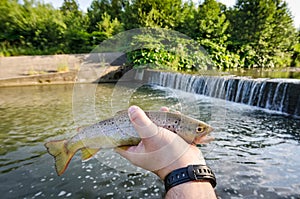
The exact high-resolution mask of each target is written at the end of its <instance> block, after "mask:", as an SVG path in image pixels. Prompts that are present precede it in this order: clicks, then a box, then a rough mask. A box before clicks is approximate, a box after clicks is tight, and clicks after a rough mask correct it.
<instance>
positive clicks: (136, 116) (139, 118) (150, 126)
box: [128, 106, 158, 139]
mask: <svg viewBox="0 0 300 199" xmlns="http://www.w3.org/2000/svg"><path fill="white" fill-rule="evenodd" d="M128 115H129V118H130V120H131V122H132V124H133V126H134V128H135V130H136V131H137V133H138V134H139V136H140V137H141V138H142V139H144V138H150V137H152V136H154V135H156V134H157V133H158V127H157V126H156V125H155V124H154V123H153V122H152V121H151V120H150V119H149V118H148V117H147V115H146V114H145V112H144V111H143V110H142V109H140V108H139V107H138V106H131V107H129V109H128Z"/></svg>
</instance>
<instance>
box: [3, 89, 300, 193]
mask: <svg viewBox="0 0 300 199" xmlns="http://www.w3.org/2000/svg"><path fill="white" fill-rule="evenodd" d="M73 91H74V92H76V94H77V95H75V96H76V99H72V95H73ZM88 91H91V85H88V84H87V85H85V84H83V85H81V86H80V87H79V89H77V90H76V89H73V85H53V86H30V87H11V88H0V120H1V122H0V143H1V148H0V165H1V167H0V172H1V173H0V192H1V198H58V197H61V198H162V197H163V195H164V188H163V184H162V182H161V181H160V180H159V179H158V178H157V177H156V176H155V175H153V174H152V173H150V172H146V171H144V170H141V169H137V168H135V167H134V166H132V165H131V164H130V163H128V162H127V161H126V160H123V159H122V158H120V157H119V156H118V155H117V154H116V153H114V152H113V151H111V150H104V151H100V152H99V153H98V154H97V155H96V157H95V158H93V159H91V160H89V161H87V162H81V160H80V153H78V154H76V155H75V157H74V158H73V159H72V161H71V163H70V165H69V168H68V169H67V171H66V172H65V173H64V174H63V175H62V176H60V177H58V176H57V175H56V173H55V170H54V162H53V158H52V157H51V156H50V155H49V154H48V153H47V152H46V150H45V147H44V143H45V142H46V141H49V140H53V139H61V138H66V137H70V136H72V135H74V134H75V133H76V129H77V128H78V127H79V126H82V125H88V124H92V123H94V122H96V121H98V120H101V119H104V118H107V117H110V116H112V115H113V114H114V113H115V112H116V111H118V110H121V109H126V108H127V107H128V106H129V105H130V104H137V105H139V106H141V107H143V108H144V109H152V110H153V109H154V110H155V109H159V107H161V106H169V107H170V108H171V109H174V110H180V111H181V112H183V113H185V114H188V115H190V116H193V117H196V118H198V119H201V120H203V121H206V122H208V123H209V124H211V125H212V126H213V127H214V128H215V131H214V132H213V136H214V137H215V138H216V139H215V141H213V142H212V143H210V144H208V145H205V146H199V147H201V149H202V151H203V153H204V155H205V157H206V160H207V164H208V165H210V167H211V168H212V169H213V170H214V171H215V174H216V176H217V179H218V185H217V187H216V192H217V194H218V196H219V198H272V199H275V198H300V194H299V193H300V160H299V157H300V121H299V120H297V119H293V118H289V117H286V116H283V115H280V114H277V113H272V112H266V111H264V110H260V109H255V108H252V107H250V106H245V105H239V104H235V103H229V102H225V101H222V100H216V99H211V98H207V97H203V96H197V95H192V94H187V93H182V92H176V91H172V90H166V89H163V88H159V87H148V86H143V87H140V88H139V89H136V87H134V86H133V88H128V87H122V86H118V87H116V85H113V84H101V85H98V86H97V88H96V89H95V90H92V91H93V92H94V96H93V98H91V97H89V95H88V94H87V92H88ZM72 102H74V103H72ZM93 105H94V106H93Z"/></svg>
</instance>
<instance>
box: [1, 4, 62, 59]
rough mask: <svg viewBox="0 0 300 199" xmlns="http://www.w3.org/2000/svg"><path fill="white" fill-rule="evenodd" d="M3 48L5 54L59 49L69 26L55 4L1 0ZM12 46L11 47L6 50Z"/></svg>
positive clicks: (46, 52)
mask: <svg viewBox="0 0 300 199" xmlns="http://www.w3.org/2000/svg"><path fill="white" fill-rule="evenodd" d="M0 7H1V11H5V15H2V16H1V18H0V24H1V30H0V35H2V36H1V40H0V42H1V51H3V52H4V51H6V52H4V53H3V54H8V55H9V54H11V55H19V54H34V53H37V54H49V53H56V52H59V45H60V43H61V42H62V40H63V34H64V31H65V29H66V25H65V24H64V22H63V21H62V20H61V19H62V18H63V17H62V16H61V14H60V12H59V11H57V10H55V9H54V8H53V7H52V6H50V5H47V4H41V3H39V2H34V1H24V4H22V5H21V4H19V3H18V1H1V3H0ZM5 49H10V50H8V51H7V50H5Z"/></svg>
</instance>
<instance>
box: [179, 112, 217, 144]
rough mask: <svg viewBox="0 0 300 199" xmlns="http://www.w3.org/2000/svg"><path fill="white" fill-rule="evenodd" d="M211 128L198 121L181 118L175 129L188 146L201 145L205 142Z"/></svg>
mask: <svg viewBox="0 0 300 199" xmlns="http://www.w3.org/2000/svg"><path fill="white" fill-rule="evenodd" d="M212 131H213V128H212V127H211V126H210V125H208V124H206V123H205V122H202V121H200V120H197V119H194V118H190V117H183V118H181V122H180V124H179V125H178V127H177V129H176V133H177V134H178V135H179V136H180V137H182V138H183V139H184V140H185V141H186V142H188V143H190V144H192V143H193V144H203V143H206V142H207V135H208V134H209V133H210V132H212Z"/></svg>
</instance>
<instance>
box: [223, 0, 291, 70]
mask: <svg viewBox="0 0 300 199" xmlns="http://www.w3.org/2000/svg"><path fill="white" fill-rule="evenodd" d="M228 17H229V19H230V21H231V26H230V29H229V33H230V34H231V39H230V40H231V46H230V47H229V49H230V50H232V51H234V52H237V53H239V54H240V55H241V57H242V59H243V60H244V64H245V67H275V66H276V64H278V63H279V64H283V62H286V63H288V60H284V59H285V58H286V57H290V56H289V51H290V50H291V47H292V46H293V44H294V41H295V28H294V26H293V21H292V16H291V14H290V12H289V10H288V8H287V4H286V3H285V2H284V1H282V0H238V1H237V4H236V6H235V7H234V9H232V10H230V11H229V12H228ZM283 60H284V61H283Z"/></svg>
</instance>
